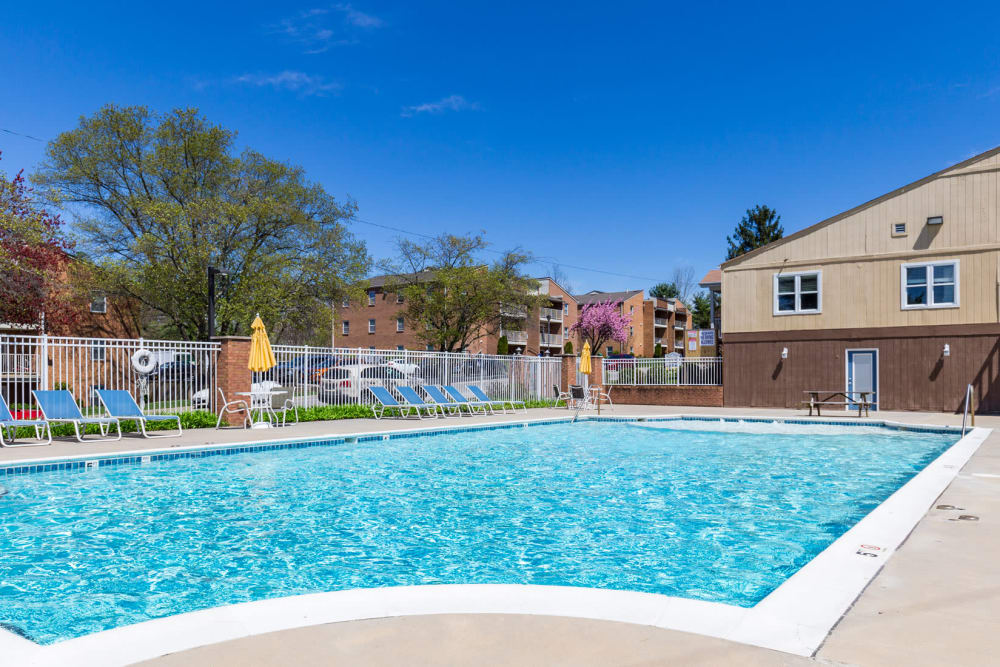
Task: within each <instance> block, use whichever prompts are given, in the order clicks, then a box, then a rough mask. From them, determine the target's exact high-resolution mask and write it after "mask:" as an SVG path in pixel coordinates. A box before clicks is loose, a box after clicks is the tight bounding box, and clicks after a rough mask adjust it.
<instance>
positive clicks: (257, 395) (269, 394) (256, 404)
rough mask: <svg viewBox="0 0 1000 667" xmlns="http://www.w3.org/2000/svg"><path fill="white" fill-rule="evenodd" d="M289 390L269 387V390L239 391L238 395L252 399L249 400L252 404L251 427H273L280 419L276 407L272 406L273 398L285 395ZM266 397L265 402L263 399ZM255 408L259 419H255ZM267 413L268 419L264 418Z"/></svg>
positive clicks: (249, 403) (250, 404)
mask: <svg viewBox="0 0 1000 667" xmlns="http://www.w3.org/2000/svg"><path fill="white" fill-rule="evenodd" d="M287 393H288V392H287V391H285V390H284V389H278V390H275V389H269V390H268V391H238V392H236V395H237V396H246V397H247V398H249V399H250V400H249V401H247V403H248V405H249V406H250V428H271V427H272V426H273V425H274V424H275V423H277V421H278V415H277V414H275V412H274V408H273V407H272V403H273V401H272V399H273V398H274V397H275V396H283V395H285V394H287ZM264 398H266V399H267V401H266V402H265V401H264V400H263V399H264ZM254 410H256V411H257V416H258V417H259V421H254V418H253V413H254ZM265 414H266V415H267V420H266V421H265V420H264V415H265Z"/></svg>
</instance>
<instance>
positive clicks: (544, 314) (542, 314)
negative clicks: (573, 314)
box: [538, 308, 563, 322]
mask: <svg viewBox="0 0 1000 667" xmlns="http://www.w3.org/2000/svg"><path fill="white" fill-rule="evenodd" d="M562 317H563V313H562V311H561V310H559V309H558V308H542V309H541V310H540V311H539V312H538V318H539V319H540V320H543V321H544V320H546V319H550V318H551V319H552V320H554V321H557V322H562Z"/></svg>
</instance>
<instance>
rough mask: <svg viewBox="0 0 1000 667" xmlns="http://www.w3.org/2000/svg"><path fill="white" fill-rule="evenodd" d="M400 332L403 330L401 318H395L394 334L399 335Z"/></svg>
mask: <svg viewBox="0 0 1000 667" xmlns="http://www.w3.org/2000/svg"><path fill="white" fill-rule="evenodd" d="M402 330H403V318H402V317H397V318H396V332H397V333H399V332H401V331H402Z"/></svg>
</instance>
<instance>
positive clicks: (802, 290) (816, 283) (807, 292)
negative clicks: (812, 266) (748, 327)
mask: <svg viewBox="0 0 1000 667" xmlns="http://www.w3.org/2000/svg"><path fill="white" fill-rule="evenodd" d="M822 291H823V274H822V272H820V271H801V272H799V273H776V274H774V314H775V315H800V314H807V313H819V312H822V308H823V296H822Z"/></svg>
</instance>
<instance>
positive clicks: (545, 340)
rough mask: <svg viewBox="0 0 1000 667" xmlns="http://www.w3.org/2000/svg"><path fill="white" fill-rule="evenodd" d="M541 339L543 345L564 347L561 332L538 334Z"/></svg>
mask: <svg viewBox="0 0 1000 667" xmlns="http://www.w3.org/2000/svg"><path fill="white" fill-rule="evenodd" d="M538 336H539V340H540V341H541V344H542V345H548V346H549V347H562V336H560V335H559V334H547V333H543V334H538Z"/></svg>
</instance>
